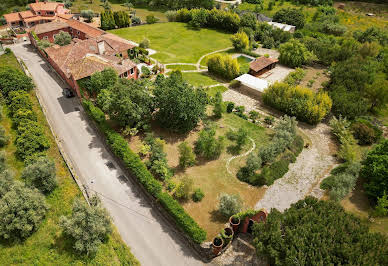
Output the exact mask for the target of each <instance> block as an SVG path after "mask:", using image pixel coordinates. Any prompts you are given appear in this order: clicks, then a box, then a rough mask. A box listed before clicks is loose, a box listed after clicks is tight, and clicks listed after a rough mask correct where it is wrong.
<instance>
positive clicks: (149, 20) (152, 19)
mask: <svg viewBox="0 0 388 266" xmlns="http://www.w3.org/2000/svg"><path fill="white" fill-rule="evenodd" d="M158 21H159V19H158V18H157V17H155V16H154V15H148V16H146V22H147V24H155V23H156V22H158Z"/></svg>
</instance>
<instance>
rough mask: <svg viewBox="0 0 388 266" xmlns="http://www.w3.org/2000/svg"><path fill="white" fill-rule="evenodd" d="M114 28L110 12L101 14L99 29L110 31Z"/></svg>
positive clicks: (113, 20)
mask: <svg viewBox="0 0 388 266" xmlns="http://www.w3.org/2000/svg"><path fill="white" fill-rule="evenodd" d="M115 27H116V22H115V19H114V16H113V12H112V11H111V10H105V11H103V12H101V29H103V30H111V29H114V28H115Z"/></svg>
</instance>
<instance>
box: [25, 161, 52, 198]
mask: <svg viewBox="0 0 388 266" xmlns="http://www.w3.org/2000/svg"><path fill="white" fill-rule="evenodd" d="M55 171H56V170H55V164H54V161H53V160H50V159H48V158H47V157H42V158H39V159H38V160H36V161H35V162H34V163H33V164H30V165H28V166H27V167H26V168H24V170H23V172H22V176H21V177H22V178H23V179H24V180H25V181H26V184H28V185H30V186H33V187H35V188H37V189H39V190H40V191H41V192H43V193H50V192H51V191H53V190H54V189H55V187H56V186H57V185H58V182H57V179H56V174H55Z"/></svg>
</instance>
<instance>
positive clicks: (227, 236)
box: [221, 227, 234, 247]
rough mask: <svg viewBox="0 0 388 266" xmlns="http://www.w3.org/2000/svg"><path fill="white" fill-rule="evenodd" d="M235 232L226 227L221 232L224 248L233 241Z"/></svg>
mask: <svg viewBox="0 0 388 266" xmlns="http://www.w3.org/2000/svg"><path fill="white" fill-rule="evenodd" d="M233 235H234V234H233V230H232V228H230V227H226V228H225V229H223V230H222V231H221V237H222V239H223V240H224V247H225V246H227V245H228V244H229V242H230V241H231V240H232V239H233Z"/></svg>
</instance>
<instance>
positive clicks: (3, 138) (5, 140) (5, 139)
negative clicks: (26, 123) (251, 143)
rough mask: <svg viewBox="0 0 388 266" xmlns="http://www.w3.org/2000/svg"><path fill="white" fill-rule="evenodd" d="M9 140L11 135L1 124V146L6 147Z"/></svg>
mask: <svg viewBox="0 0 388 266" xmlns="http://www.w3.org/2000/svg"><path fill="white" fill-rule="evenodd" d="M8 142H9V137H8V136H7V135H6V134H5V129H4V127H3V126H2V125H0V147H4V146H5V145H7V144H8Z"/></svg>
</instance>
